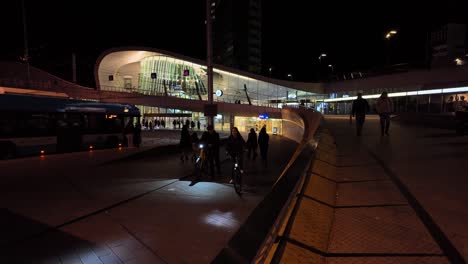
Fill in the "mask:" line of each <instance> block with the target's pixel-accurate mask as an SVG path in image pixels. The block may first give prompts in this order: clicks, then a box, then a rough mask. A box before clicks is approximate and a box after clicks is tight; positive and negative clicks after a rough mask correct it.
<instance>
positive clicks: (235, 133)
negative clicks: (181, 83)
mask: <svg viewBox="0 0 468 264" xmlns="http://www.w3.org/2000/svg"><path fill="white" fill-rule="evenodd" d="M244 145H245V141H244V139H243V138H242V136H241V134H240V133H239V130H238V129H237V127H233V128H232V129H231V135H230V136H229V138H228V140H227V144H226V151H227V153H228V155H229V156H230V157H231V159H232V160H233V161H234V160H235V158H236V157H237V158H238V165H239V168H240V171H241V173H244V166H243V165H244V157H243V155H244ZM231 181H232V179H231Z"/></svg>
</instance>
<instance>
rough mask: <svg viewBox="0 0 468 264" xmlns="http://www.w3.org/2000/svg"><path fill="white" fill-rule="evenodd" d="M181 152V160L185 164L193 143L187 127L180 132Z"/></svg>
mask: <svg viewBox="0 0 468 264" xmlns="http://www.w3.org/2000/svg"><path fill="white" fill-rule="evenodd" d="M179 146H180V150H181V152H182V154H181V156H180V160H181V161H182V162H183V161H184V159H185V160H188V153H189V152H190V150H191V149H192V142H191V140H190V133H189V131H188V127H187V126H183V127H182V130H181V131H180V143H179Z"/></svg>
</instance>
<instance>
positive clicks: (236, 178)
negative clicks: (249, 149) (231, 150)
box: [231, 154, 243, 195]
mask: <svg viewBox="0 0 468 264" xmlns="http://www.w3.org/2000/svg"><path fill="white" fill-rule="evenodd" d="M242 174H243V173H242V170H241V168H240V166H239V154H237V155H235V156H234V160H233V163H232V174H231V178H232V182H233V184H234V190H235V191H236V193H237V194H239V195H240V194H241V193H242Z"/></svg>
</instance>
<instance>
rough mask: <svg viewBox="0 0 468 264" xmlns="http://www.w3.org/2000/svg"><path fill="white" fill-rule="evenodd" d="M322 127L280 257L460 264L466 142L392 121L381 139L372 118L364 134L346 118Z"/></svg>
mask: <svg viewBox="0 0 468 264" xmlns="http://www.w3.org/2000/svg"><path fill="white" fill-rule="evenodd" d="M325 128H329V130H328V129H325V130H324V131H323V133H322V134H320V135H318V138H319V140H318V142H319V143H318V147H317V151H316V160H315V161H314V162H313V164H312V167H311V168H310V171H311V173H310V178H309V182H308V185H307V186H306V187H305V192H304V195H303V196H300V199H299V200H298V201H299V204H298V211H297V213H296V214H295V215H294V214H293V215H292V217H291V219H290V223H292V225H291V229H290V231H289V232H288V231H286V233H283V234H282V242H281V243H282V244H281V243H280V245H283V247H278V250H277V252H276V258H274V259H275V260H276V261H278V262H280V263H343V264H348V263H361V264H367V263H369V264H374V263H379V264H380V263H383V264H386V263H402V264H407V263H408V264H409V263H415V264H416V263H465V260H464V259H468V236H467V234H468V233H467V232H468V229H467V228H466V224H465V225H463V223H466V221H468V207H467V206H466V201H467V200H468V194H467V192H466V184H467V179H466V177H463V176H462V175H465V176H466V173H464V172H466V171H468V163H466V157H468V137H454V136H453V135H452V134H453V133H454V131H447V130H439V129H428V128H418V127H405V126H401V125H399V124H396V123H394V124H392V127H391V130H390V136H385V137H381V136H380V133H379V130H378V120H377V119H376V118H375V117H371V118H369V119H367V120H366V124H365V127H364V133H363V136H362V137H360V138H358V137H356V136H355V134H354V133H355V128H354V125H352V126H350V125H349V119H348V118H347V117H327V118H326V126H325ZM395 178H396V179H397V181H395V180H394V179H395ZM400 183H401V184H402V185H400ZM401 186H404V187H403V189H402V187H401ZM462 186H464V187H462ZM405 188H406V189H405ZM406 190H407V191H408V192H409V195H408V194H407V193H406ZM415 201H416V203H415ZM418 202H419V203H418ZM421 212H422V213H421ZM424 213H427V215H428V217H429V218H430V219H428V218H426V217H425V216H424V215H425V214H424ZM422 217H424V218H422ZM437 228H440V229H439V230H440V232H439V231H438V230H437ZM286 230H287V229H286ZM444 236H445V237H447V240H444V238H443V237H444ZM463 258H464V259H463Z"/></svg>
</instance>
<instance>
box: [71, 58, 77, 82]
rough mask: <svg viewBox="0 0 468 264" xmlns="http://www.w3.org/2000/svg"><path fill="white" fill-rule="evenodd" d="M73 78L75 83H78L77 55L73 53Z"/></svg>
mask: <svg viewBox="0 0 468 264" xmlns="http://www.w3.org/2000/svg"><path fill="white" fill-rule="evenodd" d="M72 76H73V82H74V83H76V54H75V53H72Z"/></svg>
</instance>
